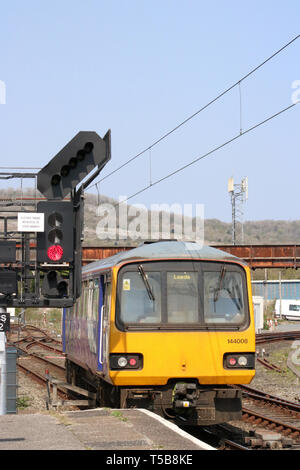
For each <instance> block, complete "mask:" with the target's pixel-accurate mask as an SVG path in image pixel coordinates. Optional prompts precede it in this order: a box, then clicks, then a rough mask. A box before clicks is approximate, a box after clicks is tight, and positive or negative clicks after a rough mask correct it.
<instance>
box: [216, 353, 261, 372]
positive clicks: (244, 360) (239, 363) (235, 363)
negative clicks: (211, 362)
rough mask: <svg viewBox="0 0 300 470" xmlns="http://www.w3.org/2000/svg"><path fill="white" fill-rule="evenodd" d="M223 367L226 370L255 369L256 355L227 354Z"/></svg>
mask: <svg viewBox="0 0 300 470" xmlns="http://www.w3.org/2000/svg"><path fill="white" fill-rule="evenodd" d="M223 366H224V368H225V369H254V368H255V353H226V354H224V359H223Z"/></svg>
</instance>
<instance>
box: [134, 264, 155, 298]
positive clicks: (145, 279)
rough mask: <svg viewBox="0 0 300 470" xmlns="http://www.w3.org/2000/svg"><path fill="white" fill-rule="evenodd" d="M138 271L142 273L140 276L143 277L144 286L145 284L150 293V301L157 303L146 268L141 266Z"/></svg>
mask: <svg viewBox="0 0 300 470" xmlns="http://www.w3.org/2000/svg"><path fill="white" fill-rule="evenodd" d="M138 269H139V273H140V275H141V277H142V279H143V282H144V284H145V287H146V290H147V292H148V296H149V299H150V300H152V302H154V301H155V297H154V294H153V291H152V289H151V286H150V284H149V281H148V279H147V276H146V274H145V271H144V268H143V266H142V265H141V264H140V265H139V267H138Z"/></svg>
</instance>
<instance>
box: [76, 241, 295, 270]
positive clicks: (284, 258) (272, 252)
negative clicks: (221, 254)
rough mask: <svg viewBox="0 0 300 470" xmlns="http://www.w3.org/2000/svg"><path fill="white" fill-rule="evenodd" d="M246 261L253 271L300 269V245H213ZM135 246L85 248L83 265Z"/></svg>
mask: <svg viewBox="0 0 300 470" xmlns="http://www.w3.org/2000/svg"><path fill="white" fill-rule="evenodd" d="M211 246H213V247H214V248H217V249H219V250H223V251H226V252H227V253H230V254H232V255H234V256H237V257H239V258H242V259H244V260H245V261H246V262H247V263H248V264H249V266H250V267H251V268H252V269H257V268H294V269H297V268H300V245H288V244H287V245H211ZM132 248H134V247H133V246H130V247H128V246H121V245H120V246H97V247H96V246H83V248H82V262H83V264H87V263H90V262H92V261H97V260H99V259H103V258H108V257H109V256H112V255H115V254H116V253H119V252H120V251H126V250H130V249H132Z"/></svg>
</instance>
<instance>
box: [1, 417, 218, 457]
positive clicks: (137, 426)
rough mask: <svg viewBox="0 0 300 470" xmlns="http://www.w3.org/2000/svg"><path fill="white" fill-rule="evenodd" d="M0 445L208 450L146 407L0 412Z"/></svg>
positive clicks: (13, 447) (16, 447) (14, 447)
mask: <svg viewBox="0 0 300 470" xmlns="http://www.w3.org/2000/svg"><path fill="white" fill-rule="evenodd" d="M0 450H105V451H111V450H120V451H121V450H122V451H123V450H124V451H128V450H145V451H148V450H161V451H164V450H180V451H182V450H192V451H195V450H213V448H212V447H210V446H208V445H207V444H205V443H203V442H201V441H200V440H198V439H196V438H194V437H193V436H190V435H189V434H187V433H186V432H185V431H182V430H181V429H179V428H178V427H177V426H175V425H174V424H172V423H170V422H168V421H166V420H164V419H163V418H160V417H159V416H157V415H155V414H154V413H151V412H149V411H147V410H141V409H123V410H113V409H106V408H97V409H93V410H87V411H69V412H51V411H49V412H45V413H40V414H16V415H3V416H0Z"/></svg>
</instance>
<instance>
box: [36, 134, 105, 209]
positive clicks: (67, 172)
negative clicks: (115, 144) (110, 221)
mask: <svg viewBox="0 0 300 470" xmlns="http://www.w3.org/2000/svg"><path fill="white" fill-rule="evenodd" d="M109 159H110V130H109V131H108V132H107V133H106V135H105V136H104V138H103V139H102V138H101V137H100V136H99V135H98V134H97V133H96V132H89V131H81V132H78V134H77V135H76V136H75V137H74V138H73V139H72V140H71V141H70V142H69V143H68V144H67V145H66V146H65V147H64V148H63V149H62V150H60V152H58V154H57V155H56V156H55V157H54V158H52V160H51V161H50V162H49V163H48V164H47V165H46V166H45V167H44V168H42V169H41V170H40V172H39V173H38V175H37V188H38V190H39V191H40V192H41V193H42V194H43V195H44V196H46V198H47V199H51V200H52V199H56V200H57V199H64V197H65V196H67V195H68V194H70V193H71V192H72V190H73V189H75V188H76V186H77V185H78V184H79V183H80V182H81V181H82V180H83V179H84V178H85V177H86V176H88V175H89V173H91V171H92V170H94V169H95V168H98V173H99V172H100V171H101V169H102V168H103V167H104V165H105V164H106V163H107V161H108V160H109Z"/></svg>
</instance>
